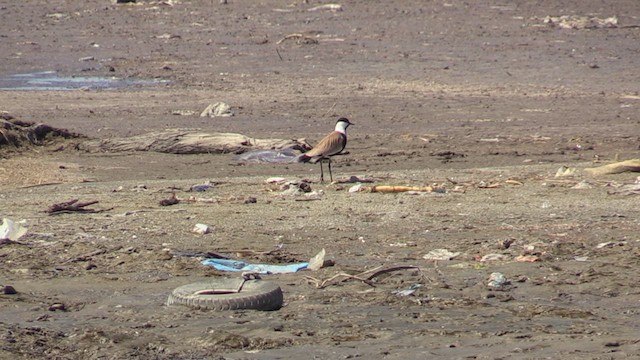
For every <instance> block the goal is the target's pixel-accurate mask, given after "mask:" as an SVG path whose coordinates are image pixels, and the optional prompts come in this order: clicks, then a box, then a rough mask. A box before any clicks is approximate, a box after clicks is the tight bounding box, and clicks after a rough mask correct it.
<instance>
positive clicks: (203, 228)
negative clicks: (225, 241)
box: [191, 224, 210, 235]
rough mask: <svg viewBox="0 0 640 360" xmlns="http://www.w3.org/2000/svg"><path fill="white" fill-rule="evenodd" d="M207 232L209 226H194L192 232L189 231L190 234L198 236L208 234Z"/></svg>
mask: <svg viewBox="0 0 640 360" xmlns="http://www.w3.org/2000/svg"><path fill="white" fill-rule="evenodd" d="M209 231H210V230H209V226H208V225H206V224H196V225H195V226H194V227H193V230H191V232H193V233H196V234H200V235H204V234H208V233H209Z"/></svg>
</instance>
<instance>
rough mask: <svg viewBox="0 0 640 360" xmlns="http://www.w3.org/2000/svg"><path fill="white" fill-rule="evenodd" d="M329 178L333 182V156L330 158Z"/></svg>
mask: <svg viewBox="0 0 640 360" xmlns="http://www.w3.org/2000/svg"><path fill="white" fill-rule="evenodd" d="M329 178H330V179H331V182H333V174H332V173H331V158H329Z"/></svg>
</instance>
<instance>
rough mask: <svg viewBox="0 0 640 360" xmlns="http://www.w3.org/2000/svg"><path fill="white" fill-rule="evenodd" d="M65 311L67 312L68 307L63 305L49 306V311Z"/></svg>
mask: <svg viewBox="0 0 640 360" xmlns="http://www.w3.org/2000/svg"><path fill="white" fill-rule="evenodd" d="M58 310H60V311H65V310H67V308H66V306H65V305H64V304H63V303H55V304H52V305H51V306H49V311H58Z"/></svg>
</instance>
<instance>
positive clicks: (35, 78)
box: [0, 71, 168, 91]
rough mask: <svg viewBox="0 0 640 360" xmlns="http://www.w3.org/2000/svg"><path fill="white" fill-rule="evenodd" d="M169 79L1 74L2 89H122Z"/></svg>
mask: <svg viewBox="0 0 640 360" xmlns="http://www.w3.org/2000/svg"><path fill="white" fill-rule="evenodd" d="M166 83H168V81H167V80H142V79H121V78H117V77H99V76H59V75H58V74H56V72H55V71H41V72H34V73H26V74H14V75H6V76H0V90H5V91H6V90H39V91H66V90H81V89H121V88H126V87H134V86H151V85H158V84H166Z"/></svg>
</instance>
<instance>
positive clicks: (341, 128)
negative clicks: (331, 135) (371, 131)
mask: <svg viewBox="0 0 640 360" xmlns="http://www.w3.org/2000/svg"><path fill="white" fill-rule="evenodd" d="M347 126H348V124H347V123H345V122H343V121H340V122H338V123H336V129H335V131H337V132H339V133H343V134H345V135H347Z"/></svg>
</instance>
